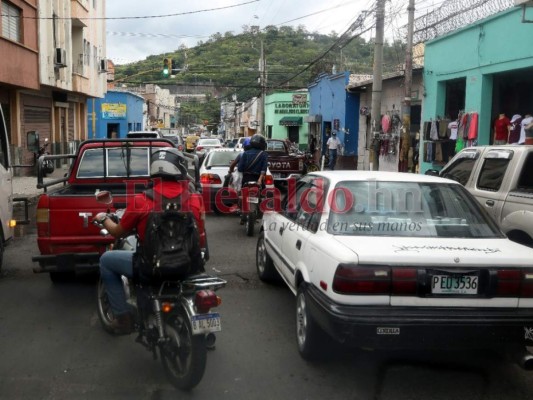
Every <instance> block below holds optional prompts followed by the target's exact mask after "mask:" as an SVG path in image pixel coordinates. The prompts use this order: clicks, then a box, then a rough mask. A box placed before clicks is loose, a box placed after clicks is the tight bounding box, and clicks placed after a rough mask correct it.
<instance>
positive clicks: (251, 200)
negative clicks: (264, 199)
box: [248, 197, 259, 203]
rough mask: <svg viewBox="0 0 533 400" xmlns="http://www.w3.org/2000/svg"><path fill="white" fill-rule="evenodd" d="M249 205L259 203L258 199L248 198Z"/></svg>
mask: <svg viewBox="0 0 533 400" xmlns="http://www.w3.org/2000/svg"><path fill="white" fill-rule="evenodd" d="M248 201H249V202H250V203H259V198H257V197H248Z"/></svg>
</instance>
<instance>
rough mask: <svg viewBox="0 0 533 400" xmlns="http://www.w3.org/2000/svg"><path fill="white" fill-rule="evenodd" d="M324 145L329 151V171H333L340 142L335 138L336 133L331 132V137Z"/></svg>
mask: <svg viewBox="0 0 533 400" xmlns="http://www.w3.org/2000/svg"><path fill="white" fill-rule="evenodd" d="M326 145H327V146H328V150H329V166H328V167H329V169H330V170H332V171H333V170H334V169H335V164H336V163H337V152H338V151H339V149H340V147H341V141H340V140H339V138H338V137H337V132H335V131H333V132H331V137H330V138H329V139H328V141H327V143H326Z"/></svg>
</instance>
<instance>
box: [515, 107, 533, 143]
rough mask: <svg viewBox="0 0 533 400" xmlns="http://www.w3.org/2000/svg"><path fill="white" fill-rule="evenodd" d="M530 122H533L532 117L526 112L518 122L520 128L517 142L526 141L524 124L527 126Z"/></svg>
mask: <svg viewBox="0 0 533 400" xmlns="http://www.w3.org/2000/svg"><path fill="white" fill-rule="evenodd" d="M532 122H533V117H532V116H531V114H526V115H525V116H524V119H523V120H522V122H521V123H520V125H521V126H522V128H521V129H520V139H518V144H524V143H526V126H528V125H529V124H531V123H532Z"/></svg>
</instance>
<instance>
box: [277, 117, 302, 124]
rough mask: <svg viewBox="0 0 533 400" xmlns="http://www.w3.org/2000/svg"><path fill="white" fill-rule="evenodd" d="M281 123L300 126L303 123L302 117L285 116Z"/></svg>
mask: <svg viewBox="0 0 533 400" xmlns="http://www.w3.org/2000/svg"><path fill="white" fill-rule="evenodd" d="M279 124H280V125H283V126H300V125H302V117H283V118H282V119H280V120H279Z"/></svg>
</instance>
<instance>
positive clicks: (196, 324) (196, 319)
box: [191, 313, 222, 335]
mask: <svg viewBox="0 0 533 400" xmlns="http://www.w3.org/2000/svg"><path fill="white" fill-rule="evenodd" d="M191 323H192V333H193V335H199V334H202V333H209V332H218V331H221V330H222V325H220V314H219V313H210V314H200V315H193V317H192V321H191Z"/></svg>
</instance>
